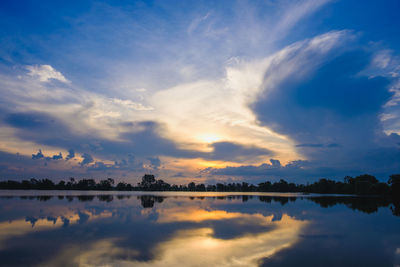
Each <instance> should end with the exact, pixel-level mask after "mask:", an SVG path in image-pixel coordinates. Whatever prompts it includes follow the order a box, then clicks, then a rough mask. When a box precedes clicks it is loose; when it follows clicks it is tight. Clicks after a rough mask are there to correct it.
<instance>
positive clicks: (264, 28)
mask: <svg viewBox="0 0 400 267" xmlns="http://www.w3.org/2000/svg"><path fill="white" fill-rule="evenodd" d="M399 10H400V2H399V1H398V0H393V1H391V0H384V1H382V0H369V1H363V2H362V3H361V2H360V1H356V0H346V1H344V0H337V1H330V0H319V1H318V0H293V1H286V0H283V1H272V0H270V1H269V0H264V1H244V0H243V1H233V0H230V1H223V0H221V1H172V0H171V1H170V0H167V1H106V0H103V1H84V0H82V1H48V0H43V1H28V0H26V1H7V0H4V1H1V3H0V94H1V98H0V179H1V180H5V179H28V178H32V177H36V178H52V179H54V180H57V179H67V178H68V177H76V178H84V177H85V178H96V179H103V178H106V177H113V178H114V179H116V180H123V181H126V182H131V183H136V182H138V181H139V179H140V177H141V176H142V175H143V174H145V173H151V174H154V175H156V176H157V177H158V178H162V179H163V180H165V181H167V182H170V183H177V184H184V183H188V182H189V181H195V182H203V183H215V182H242V181H245V182H249V183H258V182H261V181H265V180H272V181H276V180H279V179H285V180H287V181H290V182H295V183H306V182H313V181H315V180H317V179H319V178H330V179H337V180H342V179H343V177H344V176H346V175H350V176H355V175H360V174H363V173H369V174H373V175H375V176H377V178H378V179H380V180H382V181H387V179H388V177H389V175H390V174H394V173H400V55H399V51H400V32H399V31H400V30H399V29H400V17H399V16H398V11H399Z"/></svg>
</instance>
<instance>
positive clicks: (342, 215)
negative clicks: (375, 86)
mask: <svg viewBox="0 0 400 267" xmlns="http://www.w3.org/2000/svg"><path fill="white" fill-rule="evenodd" d="M178 195H179V194H178ZM309 200H310V199H308V198H303V197H297V198H296V197H295V196H290V197H287V196H272V197H271V196H243V197H242V196H240V195H236V196H218V197H216V196H212V195H209V196H206V197H199V196H197V197H188V196H185V195H181V196H170V195H168V194H167V196H166V197H165V196H160V195H157V196H151V195H135V194H134V193H133V194H131V195H123V196H118V195H108V196H89V197H88V196H73V197H71V196H69V197H57V196H54V197H46V198H43V197H11V198H10V197H8V198H5V197H2V198H0V202H2V205H1V208H0V259H1V260H2V264H4V265H6V266H13V265H14V266H259V265H263V264H266V263H268V265H269V264H270V263H271V262H274V261H278V263H279V262H280V261H282V260H288V259H289V258H287V257H285V256H284V255H285V254H287V253H291V252H293V251H294V252H297V251H301V250H304V249H305V250H306V251H303V252H302V253H311V251H314V250H318V242H323V244H325V246H326V244H331V245H333V247H332V248H331V249H332V250H335V249H336V250H337V253H338V254H340V253H345V252H344V251H340V246H339V244H340V243H341V242H342V241H344V240H345V238H351V239H350V240H348V242H349V244H353V247H354V244H357V245H359V246H360V249H359V250H360V251H356V252H357V253H358V252H360V253H363V245H362V243H359V241H360V240H358V239H357V238H359V237H357V238H356V236H354V235H353V233H352V232H346V231H350V229H347V230H346V229H345V228H344V227H346V224H344V223H343V222H344V221H346V220H347V218H352V219H350V221H349V222H348V224H347V225H349V227H354V226H357V227H361V228H363V227H369V225H370V226H372V222H369V221H368V219H373V217H371V216H372V215H368V214H367V213H364V212H362V213H354V211H353V210H352V209H349V208H348V207H350V206H349V205H348V204H346V205H347V206H340V205H341V204H340V203H342V202H343V201H344V202H345V203H347V202H346V201H350V200H343V199H339V200H335V201H337V203H338V204H337V205H338V206H336V207H335V204H333V205H332V204H330V205H331V208H329V209H330V210H331V211H332V212H335V214H331V215H330V214H329V212H326V211H329V209H328V210H326V208H323V207H324V205H325V204H320V202H321V201H323V203H325V202H324V201H329V203H334V202H333V201H334V200H331V199H326V200H321V199H315V200H313V201H309ZM351 201H353V202H352V203H353V206H352V207H356V208H357V209H360V210H361V211H363V210H365V212H368V211H371V212H372V213H374V211H375V209H376V212H377V214H376V215H377V216H378V215H379V216H387V218H386V220H387V221H391V220H393V219H394V220H396V219H398V218H396V217H395V216H393V215H391V214H388V212H389V211H390V209H389V208H390V206H388V208H385V206H384V205H383V204H382V207H383V208H380V207H379V206H377V207H376V208H374V207H369V208H367V207H366V206H365V203H369V202H366V200H362V202H361V204H360V203H359V200H351ZM357 201H358V202H357ZM375 202H376V201H375ZM382 203H384V202H382ZM384 204H385V203H384ZM319 205H321V206H319ZM385 205H386V204H385ZM338 208H339V209H338ZM368 213H369V212H368ZM355 215H356V216H355ZM365 216H367V217H365ZM358 217H360V218H358ZM363 217H364V218H363ZM352 220H353V225H352V223H351V221H352ZM361 221H362V222H363V225H364V226H360V225H361V224H360V225H358V223H361ZM393 222H396V221H393ZM375 224H376V222H375ZM387 225H389V227H388V228H387V229H385V231H387V232H385V234H382V233H381V234H380V235H376V236H374V235H371V237H370V238H372V239H373V238H375V239H379V238H381V239H384V238H385V237H386V236H390V241H387V243H386V244H387V246H389V248H387V247H386V248H385V250H384V251H385V253H386V252H387V251H392V254H391V255H392V258H391V262H392V263H393V262H397V261H398V258H399V257H398V248H399V247H400V242H399V240H400V238H399V235H398V234H397V232H393V230H391V228H390V225H391V224H390V223H388V224H387ZM374 227H376V225H375V226H374ZM336 228H337V230H336ZM339 230H340V232H339ZM351 231H353V232H354V231H356V229H355V228H352V229H351ZM360 231H363V230H362V229H360ZM344 234H345V235H344ZM357 236H358V235H357ZM342 239H343V240H342ZM339 240H342V241H341V242H339V243H338V244H336V243H337V241H339ZM327 241H329V242H327ZM375 241H377V240H375ZM352 242H353V243H352ZM321 244H322V243H321ZM335 246H338V247H335ZM375 249H376V248H375ZM325 252H326V251H325ZM17 255H18V257H17ZM278 255H279V256H278ZM282 255H283V256H282ZM378 255H379V253H377V254H376V255H375V256H373V258H372V259H370V260H372V262H373V260H378V257H377V256H378ZM297 256H298V259H297V260H298V261H299V265H304V266H305V265H307V264H306V263H307V261H308V260H309V258H307V257H304V256H302V255H297ZM297 256H296V257H297ZM316 260H320V261H322V262H323V260H324V259H323V257H321V258H316ZM379 260H380V259H379ZM303 261H304V262H303ZM302 262H303V263H302ZM280 263H281V262H280Z"/></svg>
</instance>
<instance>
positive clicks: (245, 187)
mask: <svg viewBox="0 0 400 267" xmlns="http://www.w3.org/2000/svg"><path fill="white" fill-rule="evenodd" d="M0 189H11V190H12V189H36V190H105V191H108V190H118V191H197V192H205V191H208V192H303V193H321V194H357V195H394V196H400V174H393V175H391V176H390V178H389V180H388V182H387V183H383V182H379V181H378V179H376V177H375V176H372V175H369V174H363V175H359V176H357V177H351V176H346V177H345V178H344V181H343V182H340V181H334V180H329V179H320V180H319V181H318V182H314V183H312V184H306V185H304V184H295V183H288V182H287V181H285V180H283V179H281V180H280V181H279V182H274V183H271V182H269V181H267V182H264V183H259V184H258V185H253V184H249V183H246V182H242V183H217V184H216V185H205V184H196V183H194V182H191V183H189V184H188V185H175V184H173V185H170V184H169V183H166V182H164V181H163V180H157V179H155V177H154V175H151V174H145V175H144V176H143V177H142V181H141V182H140V183H138V184H137V185H136V186H132V185H131V184H129V183H124V182H120V183H118V184H115V182H114V180H113V179H111V178H108V179H105V180H101V181H100V182H96V181H95V180H94V179H81V180H79V181H77V180H75V179H74V178H70V179H69V181H67V182H65V181H60V182H58V183H54V182H53V181H51V180H49V179H30V180H23V181H11V180H8V181H1V182H0Z"/></svg>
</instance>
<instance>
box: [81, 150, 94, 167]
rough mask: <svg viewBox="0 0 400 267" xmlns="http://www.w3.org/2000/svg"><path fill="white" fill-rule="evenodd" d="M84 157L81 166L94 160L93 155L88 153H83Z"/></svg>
mask: <svg viewBox="0 0 400 267" xmlns="http://www.w3.org/2000/svg"><path fill="white" fill-rule="evenodd" d="M82 158H83V160H82V162H81V163H80V164H81V166H85V165H87V164H90V163H92V162H93V161H94V160H93V157H92V156H91V155H90V154H88V153H83V155H82Z"/></svg>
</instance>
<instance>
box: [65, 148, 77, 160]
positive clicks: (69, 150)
mask: <svg viewBox="0 0 400 267" xmlns="http://www.w3.org/2000/svg"><path fill="white" fill-rule="evenodd" d="M73 158H75V151H74V150H73V149H68V155H67V157H66V158H65V159H66V160H70V159H73Z"/></svg>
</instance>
